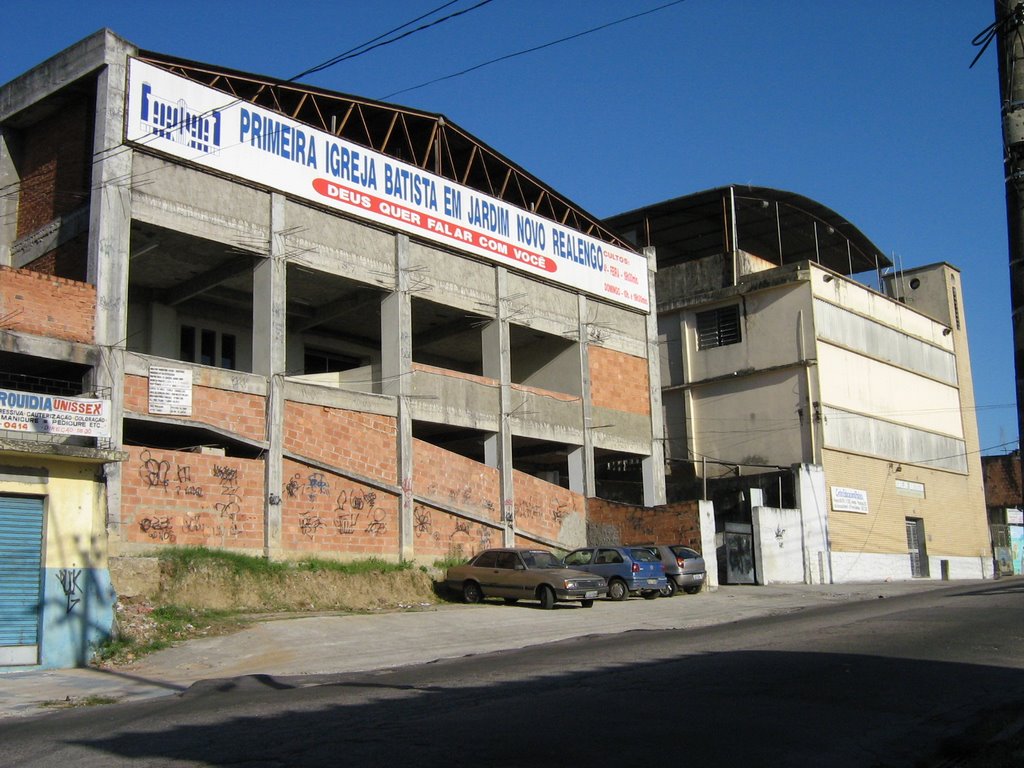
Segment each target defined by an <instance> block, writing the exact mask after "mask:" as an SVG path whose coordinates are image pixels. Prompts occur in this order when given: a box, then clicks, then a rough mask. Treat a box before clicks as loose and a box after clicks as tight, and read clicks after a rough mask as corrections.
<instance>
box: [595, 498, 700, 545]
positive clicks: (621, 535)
mask: <svg viewBox="0 0 1024 768" xmlns="http://www.w3.org/2000/svg"><path fill="white" fill-rule="evenodd" d="M587 523H588V526H587V527H588V538H590V539H592V540H593V539H600V541H592V543H601V544H612V545H614V544H647V543H650V544H683V545H685V546H687V547H692V548H693V549H695V550H697V551H698V552H700V551H701V539H700V506H699V503H698V502H696V501H684V502H680V503H678V504H668V505H666V506H663V507H637V506H633V505H631V504H619V503H617V502H614V501H605V500H604V499H587ZM616 537H617V538H616Z"/></svg>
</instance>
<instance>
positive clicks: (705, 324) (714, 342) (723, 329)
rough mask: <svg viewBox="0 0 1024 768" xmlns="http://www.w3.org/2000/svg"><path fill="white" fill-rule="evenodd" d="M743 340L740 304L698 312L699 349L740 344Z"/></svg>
mask: <svg viewBox="0 0 1024 768" xmlns="http://www.w3.org/2000/svg"><path fill="white" fill-rule="evenodd" d="M741 340H742V338H741V335H740V308H739V305H736V304H734V305H733V306H731V307H719V308H718V309H709V310H707V311H705V312H698V313H697V349H712V348H713V347H724V346H726V345H728V344H739V343H740V341H741Z"/></svg>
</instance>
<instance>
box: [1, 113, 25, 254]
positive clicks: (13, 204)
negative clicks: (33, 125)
mask: <svg viewBox="0 0 1024 768" xmlns="http://www.w3.org/2000/svg"><path fill="white" fill-rule="evenodd" d="M15 142H16V139H15V136H14V133H13V132H12V131H10V130H6V131H5V130H4V129H3V128H0V266H4V267H9V266H11V245H12V244H13V243H14V240H15V239H16V238H17V234H18V197H19V192H18V185H19V184H20V183H21V179H20V178H19V177H18V169H17V167H16V166H15V164H14V153H15V151H16V147H15Z"/></svg>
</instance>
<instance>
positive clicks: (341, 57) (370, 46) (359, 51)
mask: <svg viewBox="0 0 1024 768" xmlns="http://www.w3.org/2000/svg"><path fill="white" fill-rule="evenodd" d="M456 2H458V0H451V1H450V2H447V3H445V4H444V5H441V6H438V7H437V8H435V9H434V10H432V11H430V12H429V13H425V14H423V15H422V16H419V17H417V18H415V19H413V20H412V21H407V22H405V24H402V25H400V26H397V27H395V28H394V29H392V30H390V31H388V32H385V33H383V34H381V35H378V36H377V37H375V38H373V39H372V40H369V41H367V42H365V43H363V44H362V45H357V46H356V47H355V48H350V49H348V50H347V51H345V52H344V53H339V54H338V55H337V56H334V57H333V58H330V59H328V60H327V61H325V62H323V63H321V64H317V65H316V66H315V67H310V68H309V69H307V70H305V71H303V72H300V73H299V74H297V75H295V77H291V78H289V82H291V81H293V80H298V79H299V78H300V77H305V76H306V75H311V74H313V73H314V72H322V71H323V70H325V69H328V68H330V67H333V66H334V65H335V64H338V63H340V62H342V61H347V60H348V59H354V58H355V57H356V56H362V55H363V54H364V53H369V52H370V51H372V50H375V49H377V48H381V47H383V46H385V45H391V44H392V43H397V42H398V41H399V40H404V39H405V38H407V37H409V36H411V35H415V34H416V33H417V32H422V31H423V30H425V29H430V28H431V27H436V26H437V25H438V24H443V23H444V22H446V21H448V20H450V19H454V18H456V17H457V16H463V15H465V14H467V13H471V12H472V11H475V10H476V9H477V8H481V7H483V6H485V5H487V4H488V3H491V2H493V0H481V2H479V3H477V4H476V5H474V6H472V7H470V8H465V9H463V10H461V11H455V12H454V13H450V14H448V15H447V16H444V17H442V18H440V19H436V20H434V21H432V22H430V23H429V24H424V25H422V26H419V27H416V29H410V30H409V31H408V32H404V33H402V34H401V35H398V37H393V38H391V39H390V40H383V39H382V38H385V37H387V36H388V35H390V34H393V33H394V32H397V31H398V30H400V29H402V28H403V27H407V26H409V25H410V24H415V23H416V22H417V21H421V20H423V19H425V18H427V17H428V16H432V15H434V14H435V13H437V12H438V11H442V10H444V9H445V8H447V7H448V6H450V5H454V4H455V3H456ZM378 41H379V42H378Z"/></svg>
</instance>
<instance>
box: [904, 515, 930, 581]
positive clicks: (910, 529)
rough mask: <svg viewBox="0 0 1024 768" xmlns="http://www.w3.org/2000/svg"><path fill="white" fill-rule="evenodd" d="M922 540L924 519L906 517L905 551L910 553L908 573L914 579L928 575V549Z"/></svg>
mask: <svg viewBox="0 0 1024 768" xmlns="http://www.w3.org/2000/svg"><path fill="white" fill-rule="evenodd" d="M924 542H925V539H924V520H922V519H921V518H919V517H908V518H907V552H908V553H909V554H910V575H911V576H913V577H914V578H915V579H927V578H928V576H929V573H928V551H927V548H926V547H925V543H924Z"/></svg>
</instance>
